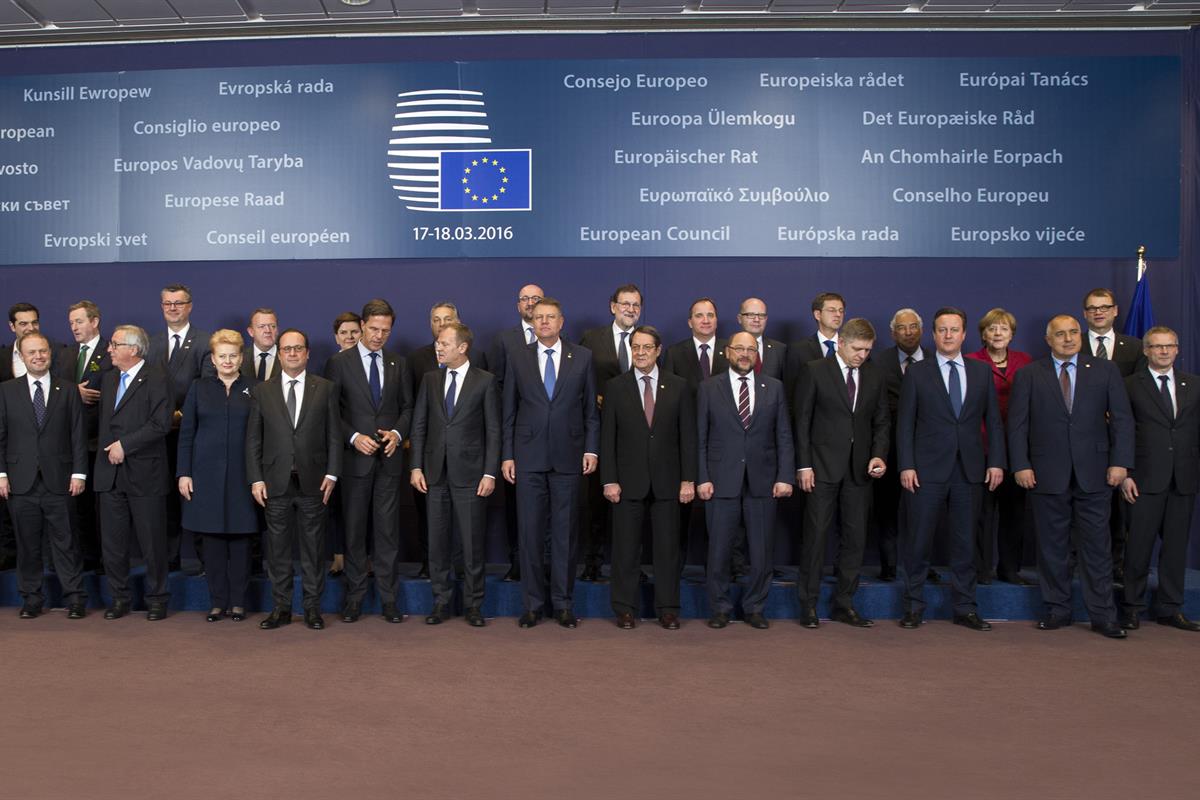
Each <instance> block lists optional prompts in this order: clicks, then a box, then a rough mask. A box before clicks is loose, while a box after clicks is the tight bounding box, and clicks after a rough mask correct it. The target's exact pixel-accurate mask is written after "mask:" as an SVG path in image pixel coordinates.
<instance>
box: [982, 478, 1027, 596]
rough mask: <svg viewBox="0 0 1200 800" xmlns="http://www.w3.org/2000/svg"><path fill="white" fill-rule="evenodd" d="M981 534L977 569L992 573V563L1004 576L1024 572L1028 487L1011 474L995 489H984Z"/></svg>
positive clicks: (985, 573)
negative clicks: (1024, 486) (1022, 570)
mask: <svg viewBox="0 0 1200 800" xmlns="http://www.w3.org/2000/svg"><path fill="white" fill-rule="evenodd" d="M977 527H978V532H979V533H978V536H977V538H976V539H975V572H976V573H977V574H979V575H990V574H992V565H993V564H997V566H996V570H995V571H996V573H997V574H999V575H1000V577H1001V578H1002V579H1005V578H1014V577H1016V575H1017V573H1018V572H1020V571H1021V555H1022V553H1023V552H1024V550H1025V540H1026V538H1027V536H1026V532H1025V490H1024V489H1022V488H1021V487H1020V486H1017V483H1016V481H1015V480H1013V478H1012V476H1011V475H1005V476H1004V482H1003V483H1001V484H1000V485H999V486H997V487H996V491H994V492H987V491H985V492H983V493H982V502H981V504H980V509H979V523H978V526H977Z"/></svg>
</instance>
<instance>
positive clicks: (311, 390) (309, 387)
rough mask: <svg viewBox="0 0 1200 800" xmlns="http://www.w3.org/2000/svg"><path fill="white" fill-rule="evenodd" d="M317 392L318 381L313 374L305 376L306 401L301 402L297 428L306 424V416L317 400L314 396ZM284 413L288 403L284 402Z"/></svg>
mask: <svg viewBox="0 0 1200 800" xmlns="http://www.w3.org/2000/svg"><path fill="white" fill-rule="evenodd" d="M316 392H317V382H316V381H314V380H313V376H312V375H305V376H304V401H303V402H302V403H301V404H300V414H299V415H298V416H297V417H296V428H295V429H296V430H300V426H301V425H303V424H304V420H305V418H307V417H308V412H309V409H310V408H312V404H313V403H314V402H316V401H315V400H314V399H313V398H314V396H315V395H316ZM283 413H284V414H285V415H286V414H287V403H284V404H283Z"/></svg>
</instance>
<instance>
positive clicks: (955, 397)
mask: <svg viewBox="0 0 1200 800" xmlns="http://www.w3.org/2000/svg"><path fill="white" fill-rule="evenodd" d="M946 364H947V365H948V366H949V367H950V380H949V381H947V383H948V384H949V386H950V408H951V409H952V410H953V411H954V418H955V419H958V416H959V415H960V414H962V380H961V379H960V378H959V377H958V367H957V366H956V365H955V363H954V362H953V361H947V362H946Z"/></svg>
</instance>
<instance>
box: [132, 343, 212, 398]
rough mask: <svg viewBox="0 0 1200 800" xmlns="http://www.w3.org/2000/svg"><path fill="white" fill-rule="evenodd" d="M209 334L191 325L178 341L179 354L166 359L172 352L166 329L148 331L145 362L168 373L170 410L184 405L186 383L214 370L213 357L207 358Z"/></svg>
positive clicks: (189, 384)
mask: <svg viewBox="0 0 1200 800" xmlns="http://www.w3.org/2000/svg"><path fill="white" fill-rule="evenodd" d="M160 327H161V326H160ZM209 336H210V334H209V333H208V331H203V330H200V329H199V328H197V327H196V326H195V325H192V326H191V327H190V328H188V334H187V338H185V339H181V340H180V342H179V355H177V356H176V357H175V358H174V359H169V358H168V357H167V356H168V354H169V353H170V352H171V342H169V341H168V340H167V332H166V331H165V330H161V329H160V330H159V331H158V333H153V334H150V349H149V351H148V352H147V353H146V362H147V363H149V364H153V365H155V366H156V367H158V369H159V370H161V371H162V373H163V374H164V375H166V376H167V382H168V385H169V387H170V390H171V410H172V411H178V410H180V409H181V408H183V401H184V400H185V399H186V398H187V392H188V387H190V386H191V385H192V381H194V380H196V378H199V377H200V376H201V375H216V374H217V370H216V368H215V367H214V366H213V365H212V359H211V358H209V353H208V340H209Z"/></svg>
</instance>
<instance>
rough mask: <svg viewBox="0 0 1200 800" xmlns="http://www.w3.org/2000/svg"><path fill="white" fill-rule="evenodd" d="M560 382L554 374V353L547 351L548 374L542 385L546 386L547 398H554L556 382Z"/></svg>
mask: <svg viewBox="0 0 1200 800" xmlns="http://www.w3.org/2000/svg"><path fill="white" fill-rule="evenodd" d="M556 380H558V378H557V376H556V375H555V374H554V351H553V350H547V351H546V374H545V377H544V378H543V379H542V383H544V384H546V397H554V382H555V381H556Z"/></svg>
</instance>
